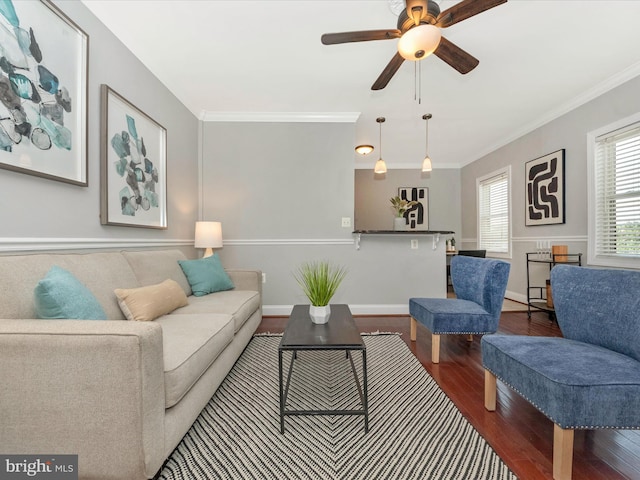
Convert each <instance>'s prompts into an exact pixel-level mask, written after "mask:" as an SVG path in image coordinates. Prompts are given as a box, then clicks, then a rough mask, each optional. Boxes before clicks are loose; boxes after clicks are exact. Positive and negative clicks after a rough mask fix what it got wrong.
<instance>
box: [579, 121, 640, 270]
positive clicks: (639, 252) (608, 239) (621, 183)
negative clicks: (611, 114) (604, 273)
mask: <svg viewBox="0 0 640 480" xmlns="http://www.w3.org/2000/svg"><path fill="white" fill-rule="evenodd" d="M630 120H631V119H626V121H625V123H626V124H625V125H624V126H619V125H613V126H609V128H606V127H605V129H603V130H606V131H605V132H604V133H603V132H602V131H599V132H592V133H590V134H589V139H590V144H591V145H590V158H589V163H590V165H589V167H590V169H589V171H590V179H589V180H590V181H589V184H590V191H589V197H590V198H589V200H590V205H592V206H593V207H592V208H591V209H590V212H589V217H590V218H589V263H593V264H596V265H606V266H624V267H633V266H637V267H640V121H638V120H637V119H636V121H634V122H633V123H627V122H629V121H630Z"/></svg>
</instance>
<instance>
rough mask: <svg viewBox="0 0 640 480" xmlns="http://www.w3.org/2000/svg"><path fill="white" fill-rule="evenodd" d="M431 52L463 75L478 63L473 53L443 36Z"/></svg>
mask: <svg viewBox="0 0 640 480" xmlns="http://www.w3.org/2000/svg"><path fill="white" fill-rule="evenodd" d="M433 54H434V55H436V56H437V57H438V58H439V59H441V60H444V61H445V62H447V63H448V64H449V65H451V66H452V67H453V68H455V69H456V70H457V71H459V72H460V73H462V74H463V75H464V74H465V73H469V72H470V71H471V70H473V69H474V68H476V67H477V66H478V64H479V63H480V61H479V60H478V59H477V58H475V57H474V56H473V55H471V54H469V53H467V52H465V51H464V50H463V49H461V48H460V47H458V46H457V45H455V44H454V43H452V42H450V41H449V40H447V39H446V38H444V37H442V38H441V39H440V45H438V48H436V50H435V51H434V52H433Z"/></svg>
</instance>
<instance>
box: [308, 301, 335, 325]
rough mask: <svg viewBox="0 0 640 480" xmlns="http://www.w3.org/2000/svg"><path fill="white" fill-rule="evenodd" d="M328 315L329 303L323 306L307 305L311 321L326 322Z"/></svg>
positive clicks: (329, 313) (329, 311)
mask: <svg viewBox="0 0 640 480" xmlns="http://www.w3.org/2000/svg"><path fill="white" fill-rule="evenodd" d="M329 315H331V307H329V305H326V306H324V307H316V306H315V305H309V316H310V317H311V321H312V322H313V323H317V324H323V323H327V322H328V321H329Z"/></svg>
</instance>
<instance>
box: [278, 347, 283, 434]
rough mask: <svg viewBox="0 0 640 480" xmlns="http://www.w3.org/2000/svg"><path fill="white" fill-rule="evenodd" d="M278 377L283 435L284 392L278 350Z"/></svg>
mask: <svg viewBox="0 0 640 480" xmlns="http://www.w3.org/2000/svg"><path fill="white" fill-rule="evenodd" d="M278 375H279V385H280V433H284V391H283V385H282V350H280V349H278Z"/></svg>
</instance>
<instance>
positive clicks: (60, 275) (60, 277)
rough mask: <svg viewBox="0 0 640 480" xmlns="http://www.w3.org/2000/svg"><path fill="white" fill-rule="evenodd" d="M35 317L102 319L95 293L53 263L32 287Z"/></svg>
mask: <svg viewBox="0 0 640 480" xmlns="http://www.w3.org/2000/svg"><path fill="white" fill-rule="evenodd" d="M34 295H35V305H36V316H37V317H38V318H62V319H65V318H68V319H78V320H106V319H107V314H106V313H104V310H103V308H102V307H101V306H100V303H98V300H97V299H96V297H95V296H94V295H93V293H91V292H90V291H89V289H88V288H87V287H85V286H84V285H83V284H82V283H81V282H80V281H79V280H78V279H77V278H76V277H74V276H73V274H71V272H69V271H67V270H65V269H64V268H60V267H58V266H55V265H54V266H53V267H51V269H50V270H49V272H47V274H46V275H45V277H44V278H43V279H42V280H40V281H39V282H38V284H37V285H36V288H35V290H34Z"/></svg>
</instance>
